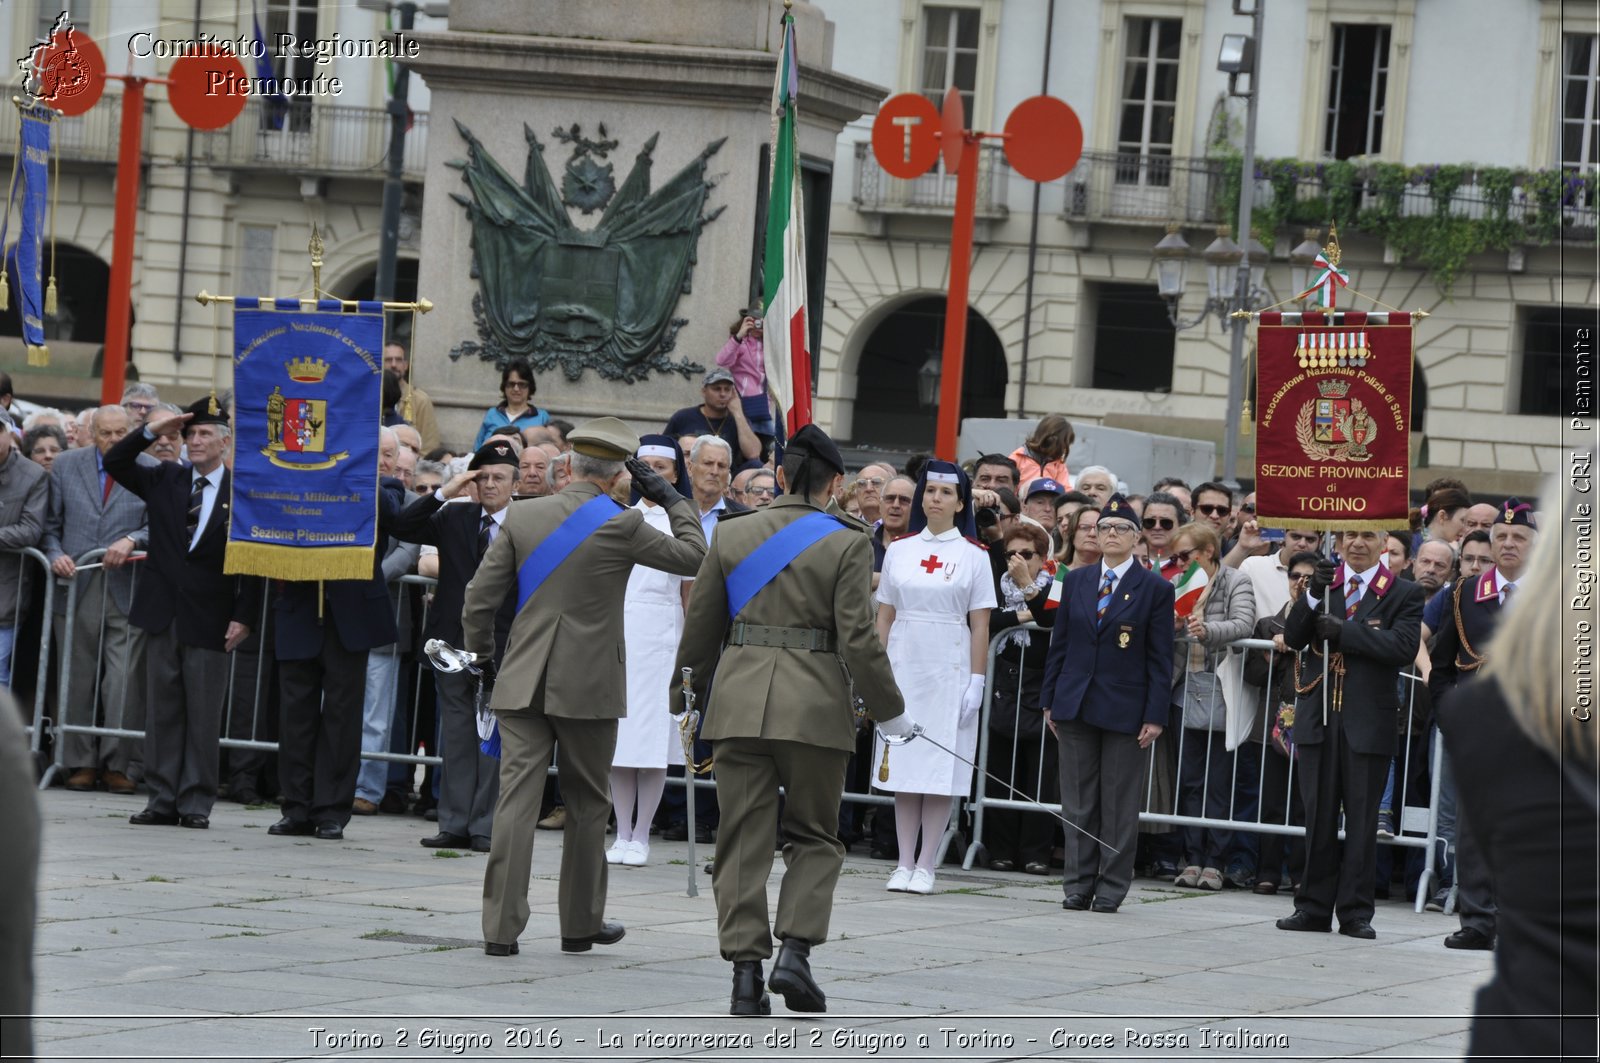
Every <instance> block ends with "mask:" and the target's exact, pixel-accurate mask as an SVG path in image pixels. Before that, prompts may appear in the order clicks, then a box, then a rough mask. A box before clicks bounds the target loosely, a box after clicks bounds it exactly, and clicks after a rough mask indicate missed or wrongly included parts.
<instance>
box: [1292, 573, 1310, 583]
mask: <svg viewBox="0 0 1600 1063" xmlns="http://www.w3.org/2000/svg"><path fill="white" fill-rule="evenodd" d="M1310 578H1311V573H1309V572H1294V573H1291V574H1290V576H1289V582H1290V583H1304V582H1305V581H1306V580H1308V579H1310Z"/></svg>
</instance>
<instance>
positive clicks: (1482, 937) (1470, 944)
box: [1444, 926, 1494, 952]
mask: <svg viewBox="0 0 1600 1063" xmlns="http://www.w3.org/2000/svg"><path fill="white" fill-rule="evenodd" d="M1444 947H1445V948H1447V949H1471V950H1472V951H1474V952H1488V951H1489V950H1490V949H1493V948H1494V938H1492V937H1490V936H1489V935H1488V934H1485V933H1484V932H1483V931H1481V930H1474V929H1472V927H1470V926H1464V927H1462V928H1461V929H1460V930H1457V931H1456V932H1455V933H1454V934H1451V935H1450V936H1449V937H1447V938H1445V939H1444Z"/></svg>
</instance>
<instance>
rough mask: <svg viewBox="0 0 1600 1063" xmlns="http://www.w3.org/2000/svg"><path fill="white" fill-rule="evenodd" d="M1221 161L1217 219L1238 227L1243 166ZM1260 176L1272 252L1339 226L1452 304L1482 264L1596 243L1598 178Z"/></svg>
mask: <svg viewBox="0 0 1600 1063" xmlns="http://www.w3.org/2000/svg"><path fill="white" fill-rule="evenodd" d="M1218 161H1219V162H1220V163H1221V165H1222V180H1221V181H1220V182H1219V186H1218V193H1217V194H1218V200H1217V209H1218V211H1219V212H1220V213H1221V214H1222V215H1223V216H1225V217H1226V218H1227V219H1228V224H1229V225H1230V226H1231V227H1237V225H1238V220H1239V187H1240V179H1241V168H1242V167H1241V160H1240V158H1239V156H1238V155H1237V154H1226V153H1224V154H1222V156H1221V158H1220V159H1218ZM1255 169H1256V174H1255V176H1256V196H1255V201H1254V205H1253V207H1252V210H1251V229H1252V230H1253V231H1254V233H1255V235H1256V237H1257V238H1258V239H1260V240H1261V241H1262V242H1263V243H1264V244H1266V245H1267V246H1269V247H1270V246H1272V243H1273V240H1274V239H1275V238H1276V236H1277V235H1278V234H1279V233H1280V232H1281V231H1282V230H1283V229H1284V228H1285V227H1300V226H1319V227H1321V228H1323V229H1324V230H1326V228H1327V227H1328V225H1329V223H1336V224H1337V225H1338V226H1339V230H1340V232H1341V234H1343V235H1346V236H1348V235H1350V234H1353V233H1360V234H1362V235H1365V236H1370V237H1372V238H1374V239H1378V240H1382V241H1383V242H1384V243H1385V244H1387V245H1389V246H1390V247H1392V248H1393V249H1394V250H1395V251H1396V252H1397V253H1398V254H1399V255H1400V256H1401V257H1402V258H1403V259H1406V260H1408V261H1412V262H1415V263H1417V264H1418V265H1420V266H1422V267H1423V268H1424V269H1425V270H1427V272H1428V273H1429V275H1430V276H1431V277H1432V278H1433V281H1434V283H1435V284H1437V285H1438V287H1439V290H1440V291H1441V292H1443V293H1444V294H1445V295H1446V296H1449V294H1450V292H1451V289H1452V287H1453V286H1454V284H1455V281H1456V279H1457V278H1458V277H1459V276H1460V273H1461V270H1462V269H1463V268H1464V267H1465V265H1466V262H1467V260H1468V259H1469V258H1470V257H1471V256H1473V255H1476V254H1481V253H1483V252H1486V251H1502V252H1503V251H1508V250H1511V249H1512V248H1515V247H1525V246H1544V245H1546V244H1550V243H1552V242H1554V241H1556V240H1558V239H1562V240H1567V241H1581V242H1590V243H1592V242H1594V240H1595V237H1596V220H1597V215H1596V208H1597V205H1600V203H1597V200H1600V196H1597V192H1600V187H1597V186H1600V173H1596V172H1595V171H1590V172H1587V173H1579V172H1575V171H1572V170H1564V169H1554V170H1515V169H1509V168H1506V167H1495V166H1475V165H1471V164H1467V165H1454V164H1451V165H1423V166H1403V165H1400V164H1398V163H1389V162H1367V161H1356V160H1338V161H1326V162H1303V161H1300V160H1296V159H1263V160H1259V161H1257V163H1256V167H1255Z"/></svg>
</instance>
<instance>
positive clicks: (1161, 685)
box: [1040, 560, 1173, 735]
mask: <svg viewBox="0 0 1600 1063" xmlns="http://www.w3.org/2000/svg"><path fill="white" fill-rule="evenodd" d="M1104 571H1105V566H1104V564H1103V563H1102V564H1095V565H1085V566H1084V567H1083V568H1079V569H1074V570H1073V571H1071V572H1069V573H1067V576H1066V579H1065V580H1064V581H1063V583H1062V587H1061V604H1060V606H1058V609H1059V612H1060V615H1058V616H1057V617H1056V619H1055V626H1054V630H1053V631H1052V632H1051V636H1050V653H1049V656H1048V657H1047V658H1046V659H1045V670H1044V690H1043V692H1042V694H1041V699H1040V701H1041V704H1042V706H1043V707H1044V708H1046V709H1048V710H1049V712H1050V717H1051V719H1053V720H1056V721H1058V722H1060V721H1065V720H1081V721H1083V722H1084V723H1086V724H1090V725H1092V726H1095V727H1098V728H1100V729H1102V730H1105V731H1115V732H1117V733H1119V734H1129V735H1132V734H1138V733H1139V729H1140V728H1141V727H1142V726H1143V725H1145V724H1147V723H1154V724H1160V725H1161V726H1162V727H1165V726H1167V723H1168V721H1169V719H1170V717H1171V714H1172V644H1173V629H1172V617H1173V612H1172V602H1173V590H1172V584H1170V583H1168V582H1167V581H1166V580H1164V579H1162V578H1161V577H1160V576H1157V575H1156V574H1154V573H1152V572H1150V571H1148V570H1147V569H1146V568H1145V567H1144V566H1143V565H1141V564H1139V562H1138V561H1137V560H1135V561H1134V562H1133V563H1132V564H1131V565H1129V566H1128V571H1127V572H1126V573H1124V574H1123V577H1122V578H1121V579H1120V580H1118V581H1117V585H1116V588H1115V589H1114V590H1113V592H1112V596H1111V604H1110V605H1108V606H1107V607H1106V615H1105V618H1104V619H1103V620H1098V619H1097V616H1096V614H1097V613H1098V612H1099V602H1100V581H1101V580H1102V579H1103V578H1104V577H1103V575H1102V573H1103V572H1104Z"/></svg>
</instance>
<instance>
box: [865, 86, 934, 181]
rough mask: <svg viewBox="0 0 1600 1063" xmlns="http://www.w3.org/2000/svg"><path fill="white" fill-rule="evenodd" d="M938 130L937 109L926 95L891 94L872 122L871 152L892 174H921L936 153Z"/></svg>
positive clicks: (909, 177) (885, 171) (886, 171)
mask: <svg viewBox="0 0 1600 1063" xmlns="http://www.w3.org/2000/svg"><path fill="white" fill-rule="evenodd" d="M938 131H939V112H938V111H937V110H935V109H934V106H933V103H932V102H931V101H930V100H929V99H928V98H927V97H926V96H919V95H918V94H917V93H915V92H903V93H901V94H900V95H898V96H891V97H889V99H887V100H885V101H884V103H883V106H882V107H880V108H878V117H877V118H875V119H873V122H872V156H873V158H875V159H877V160H878V165H879V166H882V167H883V171H884V173H887V174H888V175H889V176H891V177H902V178H905V179H907V180H910V179H911V178H913V177H921V176H922V175H923V174H925V173H927V172H928V170H929V169H930V168H932V166H933V163H934V160H935V159H937V158H938V157H939V138H938V136H937V135H936V134H937V133H938Z"/></svg>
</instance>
